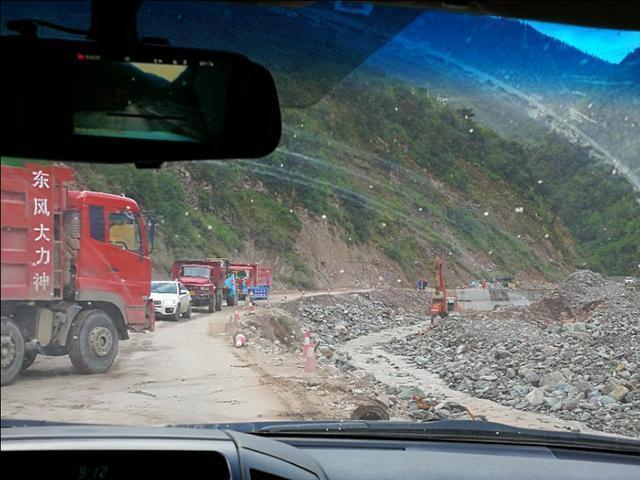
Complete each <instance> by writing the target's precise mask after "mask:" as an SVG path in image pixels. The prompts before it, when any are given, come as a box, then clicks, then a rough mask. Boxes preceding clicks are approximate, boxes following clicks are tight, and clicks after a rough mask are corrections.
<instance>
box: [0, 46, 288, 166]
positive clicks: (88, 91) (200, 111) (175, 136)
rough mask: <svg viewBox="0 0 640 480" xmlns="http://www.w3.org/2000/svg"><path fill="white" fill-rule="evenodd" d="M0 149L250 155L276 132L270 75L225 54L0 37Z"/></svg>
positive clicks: (158, 156) (161, 157)
mask: <svg viewBox="0 0 640 480" xmlns="http://www.w3.org/2000/svg"><path fill="white" fill-rule="evenodd" d="M0 42H1V43H0V45H1V46H2V61H3V63H4V65H11V75H3V76H2V77H3V78H2V96H3V98H2V104H3V120H2V122H3V125H2V127H3V128H2V136H3V139H2V152H1V153H2V155H3V156H5V155H6V156H18V157H32V158H42V159H49V160H74V161H102V162H117V163H120V162H136V163H137V164H139V165H144V164H145V163H151V164H154V163H158V162H161V161H165V160H190V159H223V158H256V157H261V156H265V155H267V154H269V153H271V152H272V151H273V150H274V149H275V148H276V147H277V145H278V142H279V140H280V132H281V118H280V108H279V104H278V97H277V93H276V88H275V84H274V81H273V78H272V76H271V74H270V73H269V71H268V70H266V69H265V68H264V67H262V66H260V65H258V64H256V63H253V62H251V61H250V60H249V59H247V58H246V57H244V56H241V55H236V54H232V53H225V52H208V51H199V50H187V49H178V48H172V47H166V46H134V47H127V48H125V47H118V48H109V49H105V48H104V47H101V46H100V45H99V44H96V43H92V42H68V41H60V40H42V39H39V40H29V39H25V38H22V37H3V38H2V39H1V40H0Z"/></svg>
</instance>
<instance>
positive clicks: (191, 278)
mask: <svg viewBox="0 0 640 480" xmlns="http://www.w3.org/2000/svg"><path fill="white" fill-rule="evenodd" d="M228 268H229V259H227V258H204V259H190V260H178V261H176V262H174V264H173V268H172V269H171V276H172V278H173V279H174V280H178V281H179V282H180V283H182V284H183V285H184V286H185V287H187V290H189V294H190V295H191V304H192V305H193V306H194V307H207V308H208V310H209V312H210V313H211V312H214V311H215V310H218V311H220V310H222V302H223V300H225V299H226V301H227V305H235V297H234V296H231V298H229V295H228V294H227V293H228V292H227V291H226V289H225V287H224V282H225V280H226V279H227V276H228Z"/></svg>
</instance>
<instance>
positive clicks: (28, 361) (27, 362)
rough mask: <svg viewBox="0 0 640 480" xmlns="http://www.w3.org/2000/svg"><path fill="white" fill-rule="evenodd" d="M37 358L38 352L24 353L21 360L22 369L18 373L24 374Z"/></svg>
mask: <svg viewBox="0 0 640 480" xmlns="http://www.w3.org/2000/svg"><path fill="white" fill-rule="evenodd" d="M37 356H38V352H36V351H30V352H27V351H25V352H24V359H23V360H22V368H21V369H20V371H21V372H24V371H26V370H28V369H29V367H30V366H31V365H33V362H35V361H36V357H37Z"/></svg>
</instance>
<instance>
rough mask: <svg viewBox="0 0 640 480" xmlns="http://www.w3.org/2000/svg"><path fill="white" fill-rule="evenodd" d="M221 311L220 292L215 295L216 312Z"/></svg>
mask: <svg viewBox="0 0 640 480" xmlns="http://www.w3.org/2000/svg"><path fill="white" fill-rule="evenodd" d="M220 310H222V292H220V293H216V311H217V312H219V311H220Z"/></svg>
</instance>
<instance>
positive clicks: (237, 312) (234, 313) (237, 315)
mask: <svg viewBox="0 0 640 480" xmlns="http://www.w3.org/2000/svg"><path fill="white" fill-rule="evenodd" d="M233 319H234V320H235V321H236V322H239V321H240V312H239V311H238V309H237V308H236V310H235V312H233Z"/></svg>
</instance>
